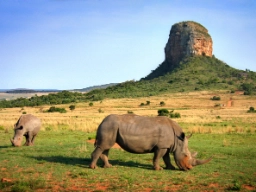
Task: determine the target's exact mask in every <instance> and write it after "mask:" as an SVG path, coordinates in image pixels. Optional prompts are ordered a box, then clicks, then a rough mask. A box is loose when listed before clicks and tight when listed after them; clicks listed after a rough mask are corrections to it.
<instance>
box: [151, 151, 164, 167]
mask: <svg viewBox="0 0 256 192" xmlns="http://www.w3.org/2000/svg"><path fill="white" fill-rule="evenodd" d="M166 152H167V149H158V148H157V149H156V150H155V152H154V157H153V165H154V169H155V170H162V169H163V168H162V167H160V166H159V159H161V158H162V157H163V156H164V155H165V154H166Z"/></svg>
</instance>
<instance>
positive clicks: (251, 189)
mask: <svg viewBox="0 0 256 192" xmlns="http://www.w3.org/2000/svg"><path fill="white" fill-rule="evenodd" d="M243 188H245V189H246V190H248V191H254V190H255V189H256V188H255V187H253V186H251V185H243Z"/></svg>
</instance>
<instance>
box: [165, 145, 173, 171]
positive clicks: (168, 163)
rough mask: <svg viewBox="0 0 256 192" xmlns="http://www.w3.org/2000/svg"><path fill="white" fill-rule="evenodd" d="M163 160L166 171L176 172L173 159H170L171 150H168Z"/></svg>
mask: <svg viewBox="0 0 256 192" xmlns="http://www.w3.org/2000/svg"><path fill="white" fill-rule="evenodd" d="M163 160H164V163H165V166H166V169H171V170H175V167H174V166H173V165H172V164H171V158H170V154H169V150H167V152H166V153H165V155H164V156H163Z"/></svg>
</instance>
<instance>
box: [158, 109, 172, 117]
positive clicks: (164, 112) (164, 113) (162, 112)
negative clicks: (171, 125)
mask: <svg viewBox="0 0 256 192" xmlns="http://www.w3.org/2000/svg"><path fill="white" fill-rule="evenodd" d="M157 113H158V116H168V115H169V113H170V112H169V111H168V109H159V110H158V111H157Z"/></svg>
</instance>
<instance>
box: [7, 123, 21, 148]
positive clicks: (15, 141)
mask: <svg viewBox="0 0 256 192" xmlns="http://www.w3.org/2000/svg"><path fill="white" fill-rule="evenodd" d="M23 135H24V129H23V126H20V127H16V125H14V136H13V138H12V139H10V140H11V143H12V146H15V147H20V146H21V142H22V137H23Z"/></svg>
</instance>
